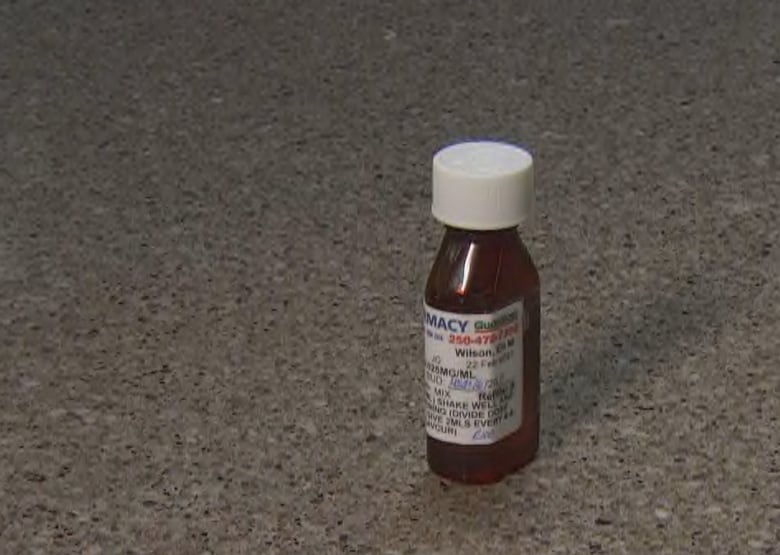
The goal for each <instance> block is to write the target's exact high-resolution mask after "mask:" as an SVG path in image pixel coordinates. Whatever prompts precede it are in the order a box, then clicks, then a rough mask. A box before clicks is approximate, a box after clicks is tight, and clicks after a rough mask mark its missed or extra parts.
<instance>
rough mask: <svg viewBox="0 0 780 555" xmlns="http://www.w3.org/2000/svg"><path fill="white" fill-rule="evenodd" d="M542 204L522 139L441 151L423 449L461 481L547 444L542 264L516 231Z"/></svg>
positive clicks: (501, 471) (495, 472)
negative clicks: (542, 393) (439, 236)
mask: <svg viewBox="0 0 780 555" xmlns="http://www.w3.org/2000/svg"><path fill="white" fill-rule="evenodd" d="M534 205H535V203H534V175H533V158H532V157H531V155H530V154H529V153H528V152H527V151H525V150H523V149H522V148H519V147H517V146H513V145H509V144H506V143H497V142H491V141H477V142H466V143H460V144H455V145H451V146H448V147H446V148H444V149H442V150H440V151H439V152H438V153H436V155H435V156H434V158H433V198H432V203H431V212H432V214H433V216H434V217H435V218H436V219H437V220H439V221H440V222H441V223H443V224H444V225H445V226H446V231H445V234H444V239H443V241H442V243H441V247H440V248H439V252H438V254H437V255H436V259H435V261H434V263H433V268H432V270H431V273H430V276H429V278H428V282H427V284H426V288H425V307H424V308H425V387H426V431H427V452H428V464H429V466H430V468H431V470H433V471H434V472H435V473H437V474H439V475H441V476H444V477H446V478H449V479H452V480H456V481H459V482H465V483H472V484H486V483H491V482H497V481H499V480H501V478H503V477H504V476H506V475H507V474H509V473H511V472H513V471H514V470H517V469H518V468H520V467H521V466H523V465H525V464H527V463H528V462H530V461H531V460H532V459H533V458H534V456H535V455H536V451H537V449H538V446H539V275H538V273H537V271H536V268H535V267H534V264H533V262H532V261H531V257H530V255H529V254H528V250H527V249H526V247H525V245H523V242H522V241H521V240H520V236H519V235H518V231H517V229H518V227H519V228H520V229H527V228H528V225H529V224H531V222H532V221H533V214H534Z"/></svg>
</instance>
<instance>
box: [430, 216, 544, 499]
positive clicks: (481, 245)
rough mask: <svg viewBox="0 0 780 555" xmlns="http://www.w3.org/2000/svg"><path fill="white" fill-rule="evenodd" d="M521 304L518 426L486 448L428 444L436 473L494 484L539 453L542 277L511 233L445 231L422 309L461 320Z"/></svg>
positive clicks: (446, 476) (497, 231)
mask: <svg viewBox="0 0 780 555" xmlns="http://www.w3.org/2000/svg"><path fill="white" fill-rule="evenodd" d="M518 300H522V301H523V305H522V306H523V318H522V321H523V331H522V342H523V356H522V366H523V367H522V369H518V372H522V382H523V390H522V404H521V407H518V409H519V410H521V414H522V419H521V425H520V427H519V429H517V431H515V432H513V433H511V434H509V435H508V436H506V437H504V438H503V439H500V440H499V441H498V442H496V443H492V444H488V445H460V444H455V443H447V442H445V441H441V440H438V439H435V438H433V437H430V436H428V438H427V455H428V464H429V466H430V468H431V470H433V471H434V472H435V473H437V474H439V475H441V476H443V477H445V478H449V479H452V480H456V481H459V482H465V483H473V484H485V483H492V482H497V481H499V480H501V479H502V478H503V477H504V476H506V475H507V474H509V473H511V472H513V471H515V470H517V469H518V468H520V467H522V466H524V465H525V464H527V463H528V462H530V461H531V460H532V459H533V458H534V456H535V454H536V451H537V448H538V445H539V319H540V318H539V275H538V273H537V271H536V267H535V266H534V264H533V261H532V260H531V257H530V255H529V254H528V250H527V249H526V247H525V245H524V244H523V242H522V241H521V239H520V237H519V235H518V233H517V230H516V228H514V227H512V228H507V229H499V230H490V231H478V230H466V229H458V228H455V227H450V226H448V227H447V228H446V232H445V235H444V239H443V241H442V243H441V247H440V248H439V251H438V254H437V256H436V259H435V261H434V263H433V268H432V270H431V273H430V276H429V277H428V282H427V285H426V288H425V303H426V304H427V305H428V306H430V307H432V308H436V309H439V310H445V311H448V312H454V313H461V314H471V315H473V314H483V313H485V314H487V313H494V312H496V311H498V310H499V309H501V308H503V307H505V306H507V305H509V304H511V303H513V302H516V301H518Z"/></svg>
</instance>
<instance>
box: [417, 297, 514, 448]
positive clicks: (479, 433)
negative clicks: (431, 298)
mask: <svg viewBox="0 0 780 555" xmlns="http://www.w3.org/2000/svg"><path fill="white" fill-rule="evenodd" d="M424 308H425V388H426V411H425V412H426V415H425V416H426V430H427V432H428V435H429V436H431V437H433V438H435V439H439V440H441V441H446V442H448V443H458V444H461V445H485V444H490V443H495V442H497V441H499V440H501V439H503V438H505V437H506V436H507V435H509V434H511V433H513V432H515V431H517V430H518V428H520V424H521V423H522V402H523V401H522V399H523V322H524V318H523V303H522V301H518V302H515V303H513V304H511V305H508V306H506V307H504V308H502V309H501V310H498V311H496V312H492V313H488V314H460V313H455V312H445V311H443V310H438V309H435V308H433V307H430V306H428V305H427V304H426V305H424Z"/></svg>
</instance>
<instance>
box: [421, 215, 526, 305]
mask: <svg viewBox="0 0 780 555" xmlns="http://www.w3.org/2000/svg"><path fill="white" fill-rule="evenodd" d="M538 296H539V273H538V271H537V269H536V266H535V265H534V263H533V260H532V259H531V256H530V254H529V252H528V250H527V248H526V247H525V245H524V244H523V242H522V241H521V240H520V237H519V236H518V235H517V233H516V232H515V231H514V230H509V232H506V231H504V232H487V233H468V232H460V233H458V232H450V231H449V230H448V232H447V233H446V234H445V236H444V239H443V240H442V243H441V246H440V247H439V251H438V253H437V255H436V257H435V259H434V262H433V266H432V268H431V272H430V274H429V276H428V281H427V283H426V288H425V302H426V303H427V304H428V305H429V306H432V307H435V308H438V309H440V310H447V311H451V312H461V313H467V312H471V313H485V312H492V311H495V310H498V309H500V308H502V307H504V306H506V305H508V304H511V303H512V302H515V301H517V300H520V299H527V300H532V299H538Z"/></svg>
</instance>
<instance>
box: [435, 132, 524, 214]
mask: <svg viewBox="0 0 780 555" xmlns="http://www.w3.org/2000/svg"><path fill="white" fill-rule="evenodd" d="M431 212H432V213H433V216H434V218H436V219H437V220H439V221H440V222H442V223H443V224H446V225H449V226H453V227H458V228H462V229H482V230H489V229H501V228H507V227H515V226H519V225H524V224H527V225H530V224H532V223H533V216H534V171H533V158H532V157H531V155H530V154H529V153H528V152H526V151H525V150H523V149H522V148H519V147H516V146H513V145H509V144H505V143H498V142H491V141H478V142H467V143H459V144H455V145H452V146H448V147H446V148H443V149H442V150H440V151H439V152H437V153H436V155H435V156H434V157H433V204H432V207H431Z"/></svg>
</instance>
